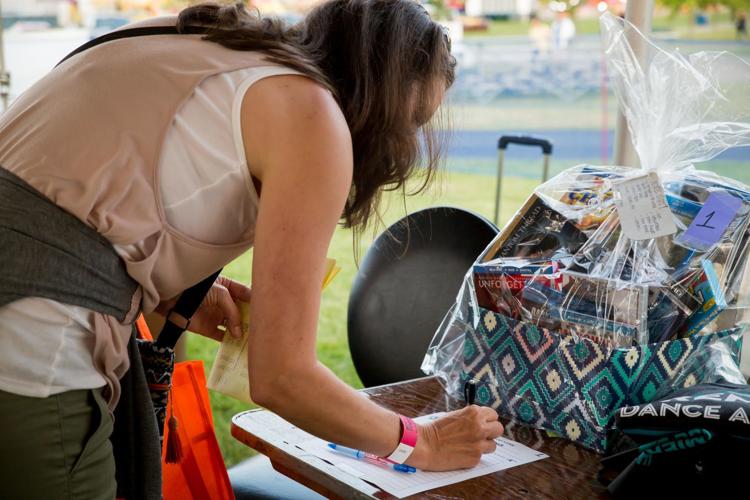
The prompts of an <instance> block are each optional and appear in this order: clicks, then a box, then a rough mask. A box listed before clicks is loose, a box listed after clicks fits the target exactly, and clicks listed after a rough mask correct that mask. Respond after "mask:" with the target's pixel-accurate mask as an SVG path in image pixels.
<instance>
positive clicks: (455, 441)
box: [406, 405, 503, 471]
mask: <svg viewBox="0 0 750 500" xmlns="http://www.w3.org/2000/svg"><path fill="white" fill-rule="evenodd" d="M418 428H419V439H418V440H417V446H416V448H415V449H414V452H412V455H411V457H410V458H409V459H408V460H407V461H406V463H407V464H409V465H412V466H414V467H416V468H418V469H423V470H431V471H444V470H453V469H464V468H468V467H473V466H475V465H476V464H477V463H479V460H480V459H481V458H482V455H483V454H484V453H492V452H494V451H495V447H496V444H495V438H497V437H500V436H501V435H502V434H503V424H501V423H500V422H499V421H498V419H497V412H495V410H493V409H492V408H486V407H481V406H476V405H470V406H467V407H466V408H463V409H461V410H458V411H454V412H451V413H448V414H446V415H445V416H443V417H441V418H439V419H438V420H435V421H434V422H431V423H429V424H426V425H419V426H418Z"/></svg>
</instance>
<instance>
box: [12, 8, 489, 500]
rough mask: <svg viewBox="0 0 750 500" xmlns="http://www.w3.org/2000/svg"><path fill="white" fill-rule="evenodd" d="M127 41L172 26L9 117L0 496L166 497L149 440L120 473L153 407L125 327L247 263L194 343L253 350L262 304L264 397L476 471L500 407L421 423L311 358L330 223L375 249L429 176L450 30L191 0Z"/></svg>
mask: <svg viewBox="0 0 750 500" xmlns="http://www.w3.org/2000/svg"><path fill="white" fill-rule="evenodd" d="M133 26H134V25H130V27H133ZM136 26H142V27H143V26H158V27H166V28H169V27H172V28H175V27H176V30H174V31H172V33H171V34H158V35H150V36H137V37H132V38H125V39H119V40H115V41H109V42H106V43H102V44H100V45H97V46H95V47H93V48H90V49H88V50H85V51H83V52H81V53H79V54H76V55H74V56H72V57H70V58H69V59H67V60H65V61H64V62H63V63H61V64H60V65H58V66H57V67H56V68H55V69H53V70H52V71H51V72H50V73H49V74H48V75H46V76H45V77H44V78H42V79H41V80H40V81H38V82H37V83H36V84H35V85H34V86H32V87H31V88H30V89H29V90H27V91H26V92H25V93H23V94H22V95H21V96H19V97H18V99H17V100H16V101H15V102H14V104H13V105H12V106H11V108H10V109H9V110H8V111H6V112H5V113H4V114H3V115H0V166H2V168H0V240H1V241H3V245H2V246H1V247H0V442H2V453H0V498H9V499H10V498H29V499H37V498H45V499H46V498H55V499H67V498H85V499H112V498H114V497H115V494H116V487H117V486H133V485H134V484H136V483H139V481H136V480H132V479H131V480H126V481H122V482H120V484H118V481H117V480H116V473H117V474H119V473H120V472H121V471H122V470H125V471H127V470H129V469H130V468H131V467H132V466H135V465H138V466H140V467H141V469H143V470H145V471H146V472H145V474H144V475H142V476H140V477H142V478H147V479H148V484H149V487H148V491H147V492H146V493H144V494H143V495H139V496H142V497H146V498H158V497H159V496H160V494H161V485H160V482H159V481H158V478H159V477H160V476H159V467H160V460H159V459H158V456H159V451H160V449H159V447H158V446H159V443H158V435H157V436H156V439H155V440H154V439H151V440H149V442H148V443H145V444H144V447H143V448H139V449H138V450H147V451H148V453H146V451H140V455H139V456H138V457H136V459H135V460H130V461H129V462H127V463H124V464H122V463H119V462H118V464H117V468H116V467H115V459H114V456H115V454H116V453H117V449H118V448H119V449H121V447H119V445H118V443H119V441H116V440H113V439H110V436H121V435H122V432H118V429H122V427H119V426H120V425H121V424H122V423H123V419H121V418H120V414H119V413H118V414H117V415H118V416H117V418H116V419H114V421H113V418H112V416H111V412H112V411H113V410H114V411H117V410H118V409H119V408H118V401H119V404H120V405H121V406H123V407H124V408H125V413H128V412H129V413H128V414H129V415H130V420H131V421H132V420H133V419H134V417H133V415H138V416H139V417H138V418H137V422H135V426H134V427H133V429H134V430H132V431H130V433H129V434H126V435H125V439H126V440H127V439H129V438H135V437H136V436H138V435H143V434H144V431H145V430H147V431H149V432H150V435H153V431H155V430H156V419H155V418H154V415H153V410H152V409H151V405H150V400H147V401H148V404H147V405H146V406H147V407H145V406H141V407H133V406H137V405H134V404H131V406H127V405H125V404H124V403H123V399H126V398H120V395H121V394H132V393H133V390H134V389H133V385H132V384H131V385H128V384H125V383H124V382H123V383H121V380H126V378H125V377H128V373H129V372H128V370H129V369H130V368H131V367H133V369H132V370H131V372H132V371H133V370H138V369H140V371H142V368H141V367H140V364H139V362H135V361H134V360H138V359H140V358H138V355H137V354H133V352H134V350H133V349H134V348H133V346H134V344H135V341H134V339H133V328H132V322H133V320H134V319H135V318H136V317H137V315H138V314H139V313H140V312H141V311H143V312H145V313H150V312H153V311H156V312H158V313H161V314H165V315H166V314H170V313H169V311H170V309H171V307H172V305H173V304H174V303H175V300H176V297H178V296H179V295H180V294H181V293H182V291H184V290H186V289H187V288H189V287H191V286H193V285H194V284H196V283H198V282H199V281H201V280H203V279H205V278H207V277H209V276H211V275H213V274H214V273H215V272H216V271H218V270H219V269H220V268H222V267H224V266H225V265H226V264H228V263H229V262H231V261H232V260H234V259H235V258H237V257H239V256H240V255H242V254H244V253H245V252H246V251H247V250H249V249H250V248H251V247H252V248H253V262H252V292H251V291H250V289H249V288H247V287H245V286H243V285H241V284H239V283H236V282H233V281H231V280H229V279H227V278H224V277H220V278H219V279H218V280H217V282H216V283H215V284H214V286H213V287H212V289H211V291H210V292H209V293H208V295H207V298H206V299H205V300H204V302H203V304H202V306H201V307H200V309H199V310H198V312H197V313H196V315H195V316H193V318H192V321H191V322H190V330H191V331H192V332H194V333H197V334H201V335H204V336H208V337H211V338H215V339H220V338H222V337H223V335H224V332H223V331H222V330H221V329H220V328H219V327H220V326H221V325H226V327H227V329H228V330H229V331H230V332H231V333H232V334H233V335H237V336H239V335H240V334H241V332H240V314H239V311H238V309H237V307H236V305H235V304H234V301H235V300H243V301H249V310H250V317H251V318H252V322H251V324H250V332H249V345H248V362H249V374H248V375H249V380H250V392H251V397H252V399H253V400H254V401H255V402H256V403H258V404H259V405H261V406H264V407H266V408H268V409H270V410H272V411H274V412H275V413H277V414H278V415H280V416H281V417H283V418H285V419H286V420H288V421H289V422H292V423H293V424H295V425H296V426H298V427H300V428H301V429H304V430H306V431H308V432H310V433H312V434H315V435H317V436H319V437H321V438H323V439H325V440H328V441H334V442H336V443H339V444H341V445H343V446H348V447H352V448H357V449H361V450H364V451H366V452H370V453H373V454H376V455H379V456H381V457H389V458H390V459H391V460H394V461H396V462H405V463H407V464H409V465H413V466H415V467H418V468H420V469H424V470H433V471H441V470H450V469H457V468H465V467H471V466H473V465H476V464H477V463H478V462H479V460H480V458H481V456H482V454H483V453H490V452H492V451H493V450H494V449H495V446H496V445H495V441H494V439H495V438H496V437H498V436H500V435H501V434H502V432H503V426H502V425H501V423H500V422H499V421H498V416H497V414H496V412H495V410H492V409H490V408H480V407H478V406H474V405H472V406H468V407H466V408H464V409H461V410H459V411H456V412H452V413H448V414H446V415H445V416H444V417H442V418H440V419H439V420H436V421H434V422H431V423H429V424H423V425H417V424H415V423H414V422H413V421H411V420H410V419H407V418H406V417H404V416H401V415H398V414H396V413H394V412H392V411H389V410H386V409H385V408H383V407H381V406H379V405H377V404H376V403H374V402H372V401H370V400H369V399H367V398H365V397H362V395H361V394H359V393H357V392H356V391H355V390H353V389H352V388H351V387H349V386H348V385H346V384H345V383H344V382H342V381H341V380H340V379H339V378H338V377H337V376H336V375H335V374H334V373H333V372H331V371H330V370H329V369H328V368H327V367H325V366H323V365H322V364H321V363H320V362H319V361H318V359H317V356H316V328H317V324H318V314H319V307H320V295H321V287H320V283H321V281H322V279H323V274H324V271H325V262H326V253H327V251H328V246H329V243H330V241H331V237H332V236H333V232H334V230H335V228H336V226H337V225H338V224H339V223H341V224H342V225H343V226H344V227H348V228H352V229H353V230H354V232H355V234H361V232H362V231H363V229H364V228H365V227H366V226H367V225H368V223H370V222H371V221H374V220H377V219H378V216H377V213H378V212H377V210H378V201H379V200H380V197H381V194H382V193H383V191H384V190H385V189H391V190H393V189H395V190H399V189H404V185H405V183H406V182H407V181H408V180H409V179H410V178H412V177H414V176H415V175H417V174H419V175H422V176H424V177H423V181H429V180H431V179H432V178H433V177H434V174H435V170H436V168H437V166H438V161H439V157H440V151H441V142H440V136H439V135H438V134H437V133H436V132H435V128H434V127H433V123H434V122H433V116H434V115H436V110H437V109H438V107H439V105H440V103H441V101H442V99H443V96H444V95H445V93H446V91H447V89H448V88H449V87H450V86H451V84H452V83H453V80H454V69H455V59H454V58H453V57H452V55H451V53H450V40H449V39H448V37H447V35H446V34H445V32H444V31H443V28H442V27H441V26H440V25H439V24H437V23H436V22H434V21H433V20H432V19H431V18H430V17H429V15H428V14H427V12H426V11H425V10H424V9H423V8H422V7H421V6H420V5H419V4H418V3H417V2H414V1H413V0H330V1H327V2H324V3H322V4H320V5H319V6H318V7H316V8H315V9H313V10H312V11H311V12H310V13H309V14H308V15H307V16H306V17H305V18H304V19H303V20H302V21H301V22H300V23H299V24H297V25H295V26H292V27H289V26H286V25H284V24H283V23H282V22H281V21H279V20H273V19H261V18H259V16H258V15H256V14H253V13H251V12H249V11H247V10H246V8H245V7H243V6H242V4H236V5H219V4H200V5H195V6H192V7H189V8H187V9H185V10H184V11H182V12H181V13H180V15H179V17H177V18H174V17H172V18H161V19H154V20H150V21H147V22H142V23H139V24H137V25H136ZM190 29H201V30H204V33H203V34H186V33H187V32H188V31H189V30H190ZM425 184H426V182H425ZM50 220H55V221H58V223H55V224H48V221H50ZM42 227H43V228H44V229H40V228H42ZM8 228H10V229H8ZM13 228H19V229H18V230H13ZM16 264H18V265H16ZM405 279H408V277H405ZM173 319H174V321H180V319H179V318H176V319H175V318H173ZM182 322H184V318H182ZM404 333H405V334H408V326H407V325H404ZM133 377H134V376H133ZM141 378H142V377H141ZM128 391H129V392H128ZM141 392H142V393H143V392H146V393H147V390H146V389H145V387H144V390H143V391H141ZM141 395H142V396H144V395H143V394H141ZM144 397H145V398H148V395H147V394H145V396H144ZM129 401H131V403H132V401H135V399H133V398H131V399H129ZM139 401H140V400H139ZM149 409H151V410H150V411H151V414H150V415H149V414H148V413H149ZM124 421H127V419H126V420H124ZM113 426H114V434H113ZM154 441H155V442H154ZM112 443H114V447H115V450H114V452H113V444H112ZM154 450H155V452H154ZM118 456H119V455H118ZM154 457H156V458H154ZM141 458H143V460H141ZM149 459H150V460H151V461H154V460H155V463H154V464H153V467H149V466H148V465H149V464H150V462H147V461H146V460H149ZM121 466H122V467H121ZM154 476H156V479H155V478H154ZM118 477H119V476H118ZM140 483H143V482H140Z"/></svg>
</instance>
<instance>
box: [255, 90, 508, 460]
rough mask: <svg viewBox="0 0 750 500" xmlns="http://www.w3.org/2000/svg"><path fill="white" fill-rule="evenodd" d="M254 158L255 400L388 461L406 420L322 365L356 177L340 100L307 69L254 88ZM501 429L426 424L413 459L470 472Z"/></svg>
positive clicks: (476, 418)
mask: <svg viewBox="0 0 750 500" xmlns="http://www.w3.org/2000/svg"><path fill="white" fill-rule="evenodd" d="M242 130H243V139H244V141H245V149H246V154H247V158H248V163H249V164H250V165H252V168H251V171H252V173H253V175H254V176H255V177H257V178H259V179H260V180H261V182H262V194H261V197H260V206H259V212H258V220H257V224H256V235H255V249H254V252H253V282H252V297H251V300H250V316H251V317H252V318H253V321H252V324H251V329H250V336H249V338H250V341H249V349H248V351H249V360H248V361H249V370H250V373H249V377H250V388H251V393H252V397H253V399H254V400H255V401H256V402H257V403H258V404H260V405H262V406H265V407H266V408H269V409H270V410H272V411H274V412H275V413H277V414H279V415H280V416H282V417H283V418H285V419H287V420H289V421H290V422H292V423H294V424H295V425H297V426H299V427H300V428H302V429H304V430H306V431H308V432H310V433H312V434H315V435H317V436H319V437H320V438H322V439H325V440H328V441H333V442H337V443H339V444H342V445H344V446H350V447H354V448H358V449H362V450H365V451H368V452H370V453H374V454H377V455H380V456H387V455H389V454H390V453H391V452H393V450H394V449H395V448H396V446H397V445H398V442H399V437H400V421H399V418H398V415H396V414H395V413H393V412H391V411H389V410H386V409H384V408H382V407H380V406H378V405H377V404H375V403H373V402H372V401H370V400H369V399H367V398H366V397H363V396H362V394H360V393H357V392H356V391H354V390H353V389H352V388H350V387H349V386H347V385H346V384H345V383H343V382H342V381H341V380H339V379H338V378H337V377H336V376H335V375H334V374H333V373H332V372H331V371H330V370H329V369H327V368H326V367H325V366H323V365H322V364H321V363H319V362H318V360H317V356H316V342H315V340H316V329H317V323H318V310H319V307H320V283H321V282H322V279H323V274H324V268H325V257H326V254H327V251H328V245H329V243H330V240H331V237H332V236H333V232H334V230H335V228H336V225H337V223H338V221H339V219H340V217H341V213H342V211H343V208H344V204H345V202H346V199H347V196H348V195H349V190H350V186H351V178H352V162H353V160H352V150H351V139H350V136H349V130H348V127H347V124H346V121H345V120H344V117H343V115H342V114H341V111H340V110H339V108H338V106H337V104H336V102H335V101H334V99H333V97H332V96H331V95H330V94H329V93H328V92H327V91H325V90H324V89H322V88H321V87H320V86H319V85H317V84H315V83H314V82H313V81H312V80H310V79H307V78H304V77H300V76H278V77H273V78H267V79H265V80H262V81H260V82H258V83H257V84H255V85H253V86H252V87H250V89H249V90H248V92H247V94H246V96H245V99H244V102H243V107H242ZM501 433H502V425H501V424H500V423H499V422H498V421H497V415H496V413H495V412H494V410H491V409H488V408H479V407H470V408H467V409H464V410H461V411H459V412H454V413H452V414H450V415H449V416H447V417H446V418H443V419H441V420H439V421H437V422H435V423H434V424H430V425H427V426H420V428H419V434H420V438H419V440H418V444H417V448H416V449H415V452H414V453H413V455H412V457H411V458H410V460H409V461H408V462H407V463H410V464H412V465H414V466H416V467H419V468H424V469H430V470H447V469H454V468H461V467H470V466H473V465H474V464H476V463H477V462H478V461H479V458H480V456H481V454H482V453H487V452H490V451H492V450H494V448H495V443H494V438H495V437H497V436H499V435H500V434H501Z"/></svg>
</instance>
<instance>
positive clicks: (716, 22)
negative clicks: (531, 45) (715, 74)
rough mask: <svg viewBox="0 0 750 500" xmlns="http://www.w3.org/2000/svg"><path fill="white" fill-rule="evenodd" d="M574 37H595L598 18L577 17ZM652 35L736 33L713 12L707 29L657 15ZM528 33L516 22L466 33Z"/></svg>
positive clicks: (682, 17)
mask: <svg viewBox="0 0 750 500" xmlns="http://www.w3.org/2000/svg"><path fill="white" fill-rule="evenodd" d="M575 23H576V34H577V35H594V34H598V33H599V19H598V18H597V17H593V18H576V19H575ZM652 29H653V31H654V32H665V31H669V32H674V33H675V34H676V35H677V36H678V37H679V38H683V39H688V40H734V37H735V32H734V28H733V27H732V20H731V18H730V16H729V14H728V13H716V14H711V15H710V16H709V24H708V25H707V26H696V25H695V23H694V21H693V17H692V16H691V15H687V14H677V15H674V16H672V15H657V16H656V17H654V19H653V21H652ZM528 33H529V22H528V21H523V20H519V19H509V20H505V21H501V20H496V21H490V22H489V26H488V28H487V29H486V30H483V31H467V32H466V36H467V37H482V36H523V35H527V34H528Z"/></svg>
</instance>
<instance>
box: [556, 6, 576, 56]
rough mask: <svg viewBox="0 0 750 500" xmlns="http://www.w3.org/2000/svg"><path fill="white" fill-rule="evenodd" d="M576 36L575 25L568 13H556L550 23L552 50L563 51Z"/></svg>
mask: <svg viewBox="0 0 750 500" xmlns="http://www.w3.org/2000/svg"><path fill="white" fill-rule="evenodd" d="M575 36H576V25H575V23H574V22H573V20H572V19H571V18H570V13H569V12H568V11H563V12H558V13H557V17H556V18H555V22H553V23H552V48H553V49H554V50H556V51H564V50H566V49H567V48H568V46H569V45H570V42H571V41H572V40H573V38H575Z"/></svg>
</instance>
